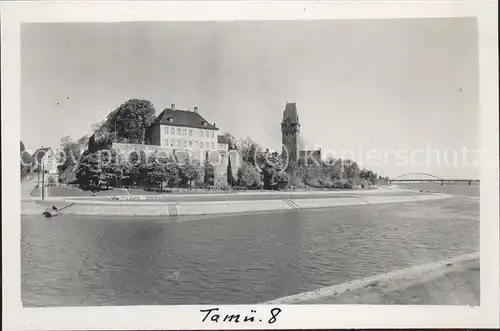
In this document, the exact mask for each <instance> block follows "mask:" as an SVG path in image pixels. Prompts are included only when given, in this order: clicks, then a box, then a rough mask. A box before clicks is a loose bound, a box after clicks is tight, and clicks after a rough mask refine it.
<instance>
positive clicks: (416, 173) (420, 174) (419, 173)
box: [390, 172, 443, 180]
mask: <svg viewBox="0 0 500 331" xmlns="http://www.w3.org/2000/svg"><path fill="white" fill-rule="evenodd" d="M412 175H418V176H427V177H431V178H432V179H435V180H443V179H442V178H439V177H438V176H435V175H432V174H428V173H425V172H409V173H407V174H403V175H399V176H396V177H394V178H391V179H390V180H398V179H403V177H406V176H412ZM408 180H411V179H408Z"/></svg>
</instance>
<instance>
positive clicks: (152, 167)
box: [139, 156, 167, 191]
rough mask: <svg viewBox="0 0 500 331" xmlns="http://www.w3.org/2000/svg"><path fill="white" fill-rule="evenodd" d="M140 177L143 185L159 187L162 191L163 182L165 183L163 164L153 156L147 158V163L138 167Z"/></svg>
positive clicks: (165, 176)
mask: <svg viewBox="0 0 500 331" xmlns="http://www.w3.org/2000/svg"><path fill="white" fill-rule="evenodd" d="M139 168H140V172H141V175H142V177H143V179H144V182H145V184H147V185H151V186H159V187H160V191H162V190H163V182H165V181H167V175H166V171H165V166H164V164H163V163H162V162H161V161H160V160H159V159H158V158H156V157H155V156H152V157H150V158H149V160H148V162H147V163H141V164H140V165H139Z"/></svg>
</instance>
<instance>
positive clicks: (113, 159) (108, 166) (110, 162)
mask: <svg viewBox="0 0 500 331" xmlns="http://www.w3.org/2000/svg"><path fill="white" fill-rule="evenodd" d="M117 158H118V156H117V154H116V152H115V151H111V153H99V164H100V167H101V173H100V175H99V181H100V182H101V183H104V184H106V189H109V186H111V185H116V184H117V182H118V180H120V179H122V177H123V168H122V167H121V165H120V164H119V162H118V160H117Z"/></svg>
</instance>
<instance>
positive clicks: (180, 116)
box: [154, 108, 219, 130]
mask: <svg viewBox="0 0 500 331" xmlns="http://www.w3.org/2000/svg"><path fill="white" fill-rule="evenodd" d="M169 118H173V122H169V120H168V119H169ZM154 123H156V124H165V125H175V126H186V127H190V128H198V129H207V130H219V129H218V128H217V127H216V126H215V124H210V123H209V122H208V121H207V120H206V119H204V118H203V116H201V115H200V114H199V113H197V112H194V111H189V110H181V109H175V110H173V109H170V108H166V109H165V110H164V111H162V112H161V113H160V115H158V116H157V117H156V119H155V121H154Z"/></svg>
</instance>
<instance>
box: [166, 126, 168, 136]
mask: <svg viewBox="0 0 500 331" xmlns="http://www.w3.org/2000/svg"><path fill="white" fill-rule="evenodd" d="M165 134H168V126H166V127H165Z"/></svg>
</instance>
